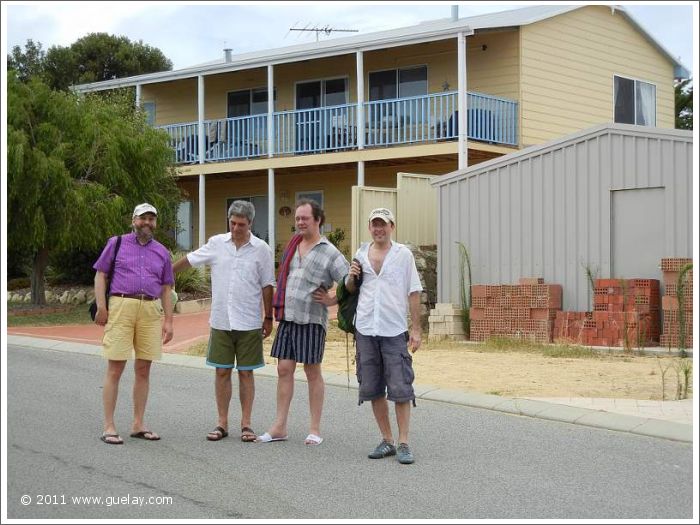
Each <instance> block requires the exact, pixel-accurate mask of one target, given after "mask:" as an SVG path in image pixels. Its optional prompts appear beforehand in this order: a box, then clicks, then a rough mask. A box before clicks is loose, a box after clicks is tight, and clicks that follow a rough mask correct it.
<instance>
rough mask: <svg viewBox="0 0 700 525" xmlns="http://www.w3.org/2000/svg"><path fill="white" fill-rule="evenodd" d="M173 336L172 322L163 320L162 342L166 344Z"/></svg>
mask: <svg viewBox="0 0 700 525" xmlns="http://www.w3.org/2000/svg"><path fill="white" fill-rule="evenodd" d="M172 338H173V322H172V320H171V321H165V322H163V344H164V345H165V344H168V343H169V342H170V340H171V339H172Z"/></svg>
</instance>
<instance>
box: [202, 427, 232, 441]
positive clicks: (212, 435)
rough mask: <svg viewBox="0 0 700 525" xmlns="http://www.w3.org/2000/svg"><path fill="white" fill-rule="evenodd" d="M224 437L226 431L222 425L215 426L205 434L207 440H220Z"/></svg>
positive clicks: (226, 434)
mask: <svg viewBox="0 0 700 525" xmlns="http://www.w3.org/2000/svg"><path fill="white" fill-rule="evenodd" d="M225 437H228V432H226V431H225V430H224V429H223V427H216V428H215V429H214V430H212V431H211V432H209V433H208V434H207V440H208V441H220V440H222V439H224V438H225Z"/></svg>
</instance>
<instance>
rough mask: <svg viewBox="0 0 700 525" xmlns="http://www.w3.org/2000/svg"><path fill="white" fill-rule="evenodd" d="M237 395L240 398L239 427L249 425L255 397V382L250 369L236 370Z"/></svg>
mask: <svg viewBox="0 0 700 525" xmlns="http://www.w3.org/2000/svg"><path fill="white" fill-rule="evenodd" d="M238 395H239V397H240V398H241V428H244V427H250V422H251V416H252V413H253V399H255V382H254V379H253V371H252V370H239V371H238Z"/></svg>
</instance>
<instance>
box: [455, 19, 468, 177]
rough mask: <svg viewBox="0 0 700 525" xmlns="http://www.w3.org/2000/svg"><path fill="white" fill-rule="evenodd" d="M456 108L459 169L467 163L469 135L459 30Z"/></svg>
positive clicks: (464, 57)
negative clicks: (457, 115) (457, 112)
mask: <svg viewBox="0 0 700 525" xmlns="http://www.w3.org/2000/svg"><path fill="white" fill-rule="evenodd" d="M457 109H458V111H459V118H458V119H457V121H458V124H457V127H458V129H459V136H458V141H457V148H458V159H459V161H458V164H457V167H458V169H460V170H461V169H464V168H466V167H467V166H468V165H469V159H468V156H467V137H468V136H469V134H468V130H467V122H468V120H467V39H466V38H465V36H464V33H463V32H461V31H460V33H459V34H458V36H457Z"/></svg>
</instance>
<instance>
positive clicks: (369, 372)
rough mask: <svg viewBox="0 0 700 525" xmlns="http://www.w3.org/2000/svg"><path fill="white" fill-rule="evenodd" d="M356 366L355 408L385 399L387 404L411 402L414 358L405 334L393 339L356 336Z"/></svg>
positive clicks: (406, 333)
mask: <svg viewBox="0 0 700 525" xmlns="http://www.w3.org/2000/svg"><path fill="white" fill-rule="evenodd" d="M355 341H356V349H357V350H356V353H355V364H356V371H357V382H358V383H359V384H360V398H359V402H358V404H360V405H361V404H362V403H363V402H364V401H371V400H373V399H378V398H381V397H384V396H385V395H386V397H387V399H388V400H389V401H394V402H399V403H402V402H405V401H413V404H414V405H415V399H416V396H415V393H414V391H413V380H414V378H415V374H414V373H413V357H411V354H410V353H409V351H408V344H407V343H408V332H404V333H402V334H399V335H397V336H394V337H382V336H367V335H363V334H361V333H360V332H355Z"/></svg>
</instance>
